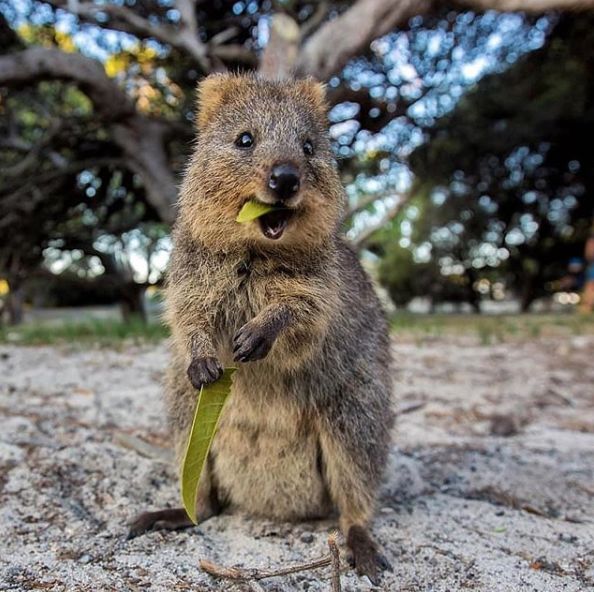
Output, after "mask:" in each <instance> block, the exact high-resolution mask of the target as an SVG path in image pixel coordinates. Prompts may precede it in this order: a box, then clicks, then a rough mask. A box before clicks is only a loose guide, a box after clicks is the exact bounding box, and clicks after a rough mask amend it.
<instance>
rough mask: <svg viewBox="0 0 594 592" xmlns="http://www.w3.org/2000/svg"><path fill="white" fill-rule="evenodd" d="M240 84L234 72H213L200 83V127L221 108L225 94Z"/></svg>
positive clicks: (198, 123)
mask: <svg viewBox="0 0 594 592" xmlns="http://www.w3.org/2000/svg"><path fill="white" fill-rule="evenodd" d="M238 84H239V81H238V77H237V76H234V75H232V74H211V75H210V76H207V77H206V78H203V79H202V80H201V81H200V82H199V83H198V114H197V117H196V124H197V126H198V129H201V128H203V127H204V126H205V125H206V123H207V122H208V121H209V120H211V119H212V117H213V116H214V115H215V113H216V112H217V111H218V110H219V109H220V108H221V105H222V104H223V101H224V100H225V96H226V95H227V94H228V93H229V92H230V91H231V90H232V89H233V88H234V87H236V86H237V85H238Z"/></svg>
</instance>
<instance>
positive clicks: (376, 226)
mask: <svg viewBox="0 0 594 592" xmlns="http://www.w3.org/2000/svg"><path fill="white" fill-rule="evenodd" d="M411 197H412V195H410V194H409V195H406V196H403V197H402V198H401V199H400V200H398V201H397V202H396V203H395V204H394V205H393V206H391V207H389V208H388V209H387V210H386V212H385V214H384V215H383V216H382V217H381V218H380V219H379V220H378V221H377V222H374V223H373V224H370V225H369V226H367V227H366V228H365V229H364V230H363V231H362V232H361V233H359V234H358V235H357V236H356V237H355V239H354V240H353V245H354V247H355V248H356V249H357V250H360V249H363V248H364V247H365V245H366V244H367V241H368V240H369V239H370V238H371V237H372V236H373V235H374V234H375V233H376V232H377V231H378V230H381V229H382V228H383V227H384V226H385V225H386V224H387V223H388V222H390V221H391V220H393V219H394V218H395V217H396V216H397V215H398V214H399V213H400V212H401V211H402V210H403V209H404V207H405V206H406V204H407V203H408V202H409V201H410V199H411Z"/></svg>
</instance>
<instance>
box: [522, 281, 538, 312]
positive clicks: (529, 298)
mask: <svg viewBox="0 0 594 592" xmlns="http://www.w3.org/2000/svg"><path fill="white" fill-rule="evenodd" d="M536 280H537V276H535V275H529V276H527V277H526V280H525V281H524V283H523V285H522V292H521V294H520V311H521V312H523V313H525V312H530V307H531V306H532V303H533V302H534V301H535V300H536V286H537V281H536Z"/></svg>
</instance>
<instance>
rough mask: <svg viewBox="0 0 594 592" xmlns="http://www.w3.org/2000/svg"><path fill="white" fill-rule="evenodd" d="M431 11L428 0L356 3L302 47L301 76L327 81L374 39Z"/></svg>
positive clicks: (388, 0) (298, 65) (373, 0)
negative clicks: (411, 18) (418, 15)
mask: <svg viewBox="0 0 594 592" xmlns="http://www.w3.org/2000/svg"><path fill="white" fill-rule="evenodd" d="M431 7H432V2H431V0H400V1H398V2H394V1H393V0H358V1H357V2H355V4H353V6H352V7H351V8H349V9H348V10H347V11H346V12H344V13H343V14H341V15H340V16H339V17H337V18H335V19H333V20H331V21H329V22H327V23H325V24H323V25H322V26H321V27H320V28H319V29H318V30H317V31H316V32H315V33H314V34H313V35H312V36H311V37H310V38H309V39H308V40H307V41H306V42H305V45H304V46H303V48H302V50H301V52H300V55H299V59H298V62H297V70H298V72H299V74H301V75H309V76H315V77H317V78H319V79H321V80H325V79H328V78H329V77H330V76H332V75H333V74H336V73H337V72H339V71H340V70H341V69H342V67H343V66H344V65H345V64H346V63H347V62H348V61H349V60H350V59H351V58H352V57H353V56H355V55H357V54H359V53H361V52H364V51H366V50H367V48H368V47H369V44H370V43H371V42H372V41H373V40H374V39H377V38H378V37H381V36H382V35H385V34H386V33H389V32H390V31H392V30H394V29H395V28H396V27H398V26H400V25H402V24H404V23H406V22H407V21H408V19H409V18H410V17H412V16H414V15H417V14H424V13H426V12H428V10H429V9H430V8H431Z"/></svg>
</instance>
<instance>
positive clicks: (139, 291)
mask: <svg viewBox="0 0 594 592" xmlns="http://www.w3.org/2000/svg"><path fill="white" fill-rule="evenodd" d="M145 292H146V286H144V285H143V284H136V283H133V282H131V283H127V284H124V285H123V286H122V288H121V293H120V298H121V300H120V309H121V311H122V319H123V321H124V322H125V323H129V322H131V321H134V320H140V321H141V322H142V323H146V322H147V316H146V306H145V300H144V295H145Z"/></svg>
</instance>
